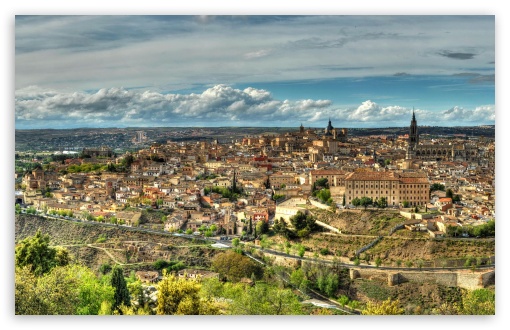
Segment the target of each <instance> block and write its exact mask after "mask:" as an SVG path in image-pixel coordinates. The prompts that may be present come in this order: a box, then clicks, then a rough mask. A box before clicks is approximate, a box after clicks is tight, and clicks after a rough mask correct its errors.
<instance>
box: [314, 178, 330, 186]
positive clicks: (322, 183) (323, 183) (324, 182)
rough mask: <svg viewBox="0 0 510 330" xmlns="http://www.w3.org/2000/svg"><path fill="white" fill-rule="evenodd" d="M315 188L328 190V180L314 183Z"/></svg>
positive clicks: (322, 179) (323, 179)
mask: <svg viewBox="0 0 510 330" xmlns="http://www.w3.org/2000/svg"><path fill="white" fill-rule="evenodd" d="M315 186H316V187H323V188H329V184H328V179H327V178H320V179H317V180H316V181H315Z"/></svg>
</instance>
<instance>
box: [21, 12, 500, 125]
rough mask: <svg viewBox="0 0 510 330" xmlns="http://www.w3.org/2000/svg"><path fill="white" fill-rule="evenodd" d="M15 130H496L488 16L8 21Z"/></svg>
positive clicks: (492, 25) (492, 37)
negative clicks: (412, 121) (331, 126)
mask: <svg viewBox="0 0 510 330" xmlns="http://www.w3.org/2000/svg"><path fill="white" fill-rule="evenodd" d="M15 23H16V24H15V43H16V51H15V62H16V63H15V68H16V74H15V127H16V129H31V128H34V129H35V128H77V127H98V128H101V127H151V126H157V127H165V126H169V127H190V126H195V127H200V126H202V127H207V126H211V127H217V126H268V127H269V126H277V127H292V126H294V127H295V126H299V125H300V124H303V125H304V126H306V127H322V126H323V125H324V122H327V120H328V119H329V118H331V120H332V121H333V122H334V123H335V126H336V127H352V128H363V127H367V128H369V127H402V126H407V125H408V124H409V118H410V114H411V111H412V110H413V108H414V111H415V113H416V116H417V118H418V121H419V122H420V125H427V126H476V125H494V124H495V112H496V111H495V17H494V16H492V15H484V16H416V15H414V16H16V22H15Z"/></svg>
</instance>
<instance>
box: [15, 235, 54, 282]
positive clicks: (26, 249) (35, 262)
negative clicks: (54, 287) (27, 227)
mask: <svg viewBox="0 0 510 330" xmlns="http://www.w3.org/2000/svg"><path fill="white" fill-rule="evenodd" d="M56 256H57V250H56V249H55V248H52V247H50V236H49V235H44V234H42V232H41V230H40V229H38V230H37V232H36V234H35V236H32V237H27V238H25V239H24V240H22V241H21V242H20V243H19V244H18V245H17V246H16V249H15V265H16V266H18V267H24V266H29V267H30V270H31V271H32V272H33V273H34V274H35V275H37V276H40V275H42V274H44V273H47V272H49V271H50V270H51V269H52V268H53V267H55V266H56V265H57V262H58V260H57V259H56Z"/></svg>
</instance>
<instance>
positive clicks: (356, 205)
mask: <svg viewBox="0 0 510 330" xmlns="http://www.w3.org/2000/svg"><path fill="white" fill-rule="evenodd" d="M351 204H352V205H354V207H358V206H360V205H361V199H359V198H358V197H354V198H353V199H352V201H351Z"/></svg>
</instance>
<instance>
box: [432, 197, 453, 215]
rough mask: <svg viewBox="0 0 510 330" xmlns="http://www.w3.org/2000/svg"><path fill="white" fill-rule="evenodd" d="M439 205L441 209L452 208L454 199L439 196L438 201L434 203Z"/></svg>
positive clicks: (443, 210) (444, 210)
mask: <svg viewBox="0 0 510 330" xmlns="http://www.w3.org/2000/svg"><path fill="white" fill-rule="evenodd" d="M434 205H435V206H437V208H438V210H439V211H442V212H446V210H448V209H451V208H452V207H453V202H452V199H451V198H449V197H443V198H439V199H438V200H437V202H435V203H434Z"/></svg>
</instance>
